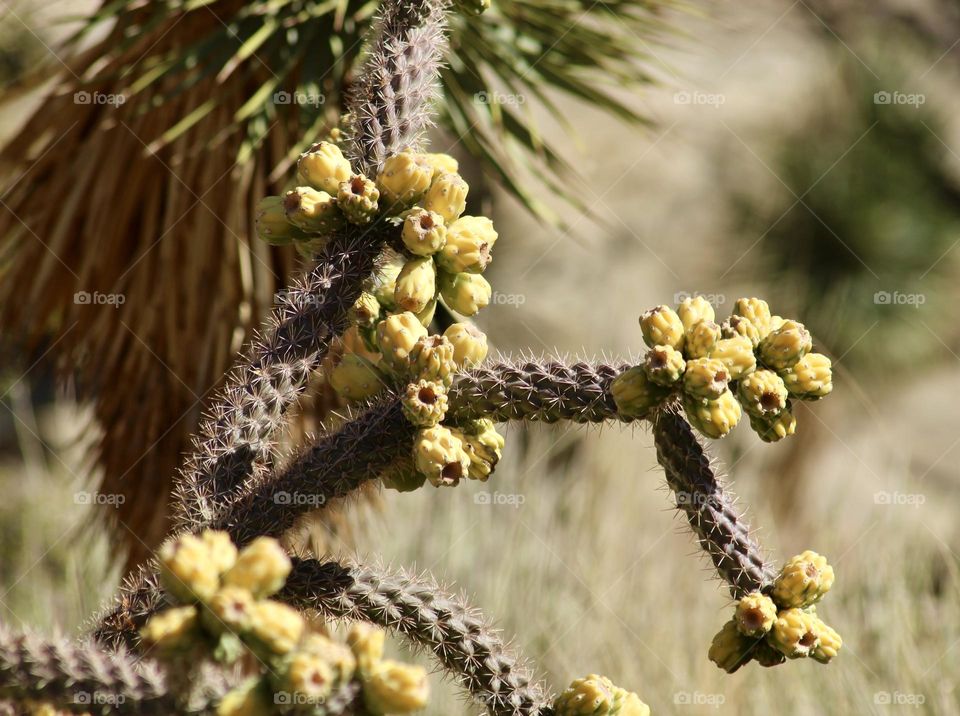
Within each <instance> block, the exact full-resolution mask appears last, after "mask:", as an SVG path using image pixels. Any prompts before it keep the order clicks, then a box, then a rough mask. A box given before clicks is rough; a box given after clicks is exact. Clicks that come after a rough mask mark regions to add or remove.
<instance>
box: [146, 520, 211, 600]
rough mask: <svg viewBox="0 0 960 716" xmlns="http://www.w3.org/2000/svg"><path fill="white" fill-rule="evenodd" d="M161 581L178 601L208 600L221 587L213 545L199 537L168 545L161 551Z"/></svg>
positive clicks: (170, 542)
mask: <svg viewBox="0 0 960 716" xmlns="http://www.w3.org/2000/svg"><path fill="white" fill-rule="evenodd" d="M158 556H159V558H160V580H161V583H162V584H163V587H164V589H166V590H167V591H168V592H170V594H172V595H173V596H174V597H175V598H176V599H177V600H178V601H181V602H186V603H189V602H194V601H198V600H200V601H205V600H207V599H209V598H210V597H212V596H213V595H214V593H215V592H216V591H217V589H218V588H219V586H220V573H219V572H218V570H217V566H216V564H215V563H214V562H213V561H212V560H211V548H210V544H208V543H206V542H205V541H204V540H203V539H202V538H201V537H197V536H196V535H183V536H182V537H179V538H177V539H174V540H170V541H168V542H166V543H165V544H164V545H163V546H162V547H161V548H160V552H159V555H158Z"/></svg>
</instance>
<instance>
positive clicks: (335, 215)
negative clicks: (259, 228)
mask: <svg viewBox="0 0 960 716" xmlns="http://www.w3.org/2000/svg"><path fill="white" fill-rule="evenodd" d="M283 210H284V212H285V213H286V215H287V219H288V220H289V221H290V223H291V224H293V225H294V226H296V227H298V228H300V229H303V230H304V231H306V232H308V233H327V232H330V231H333V230H334V229H337V228H339V227H340V226H341V225H342V224H343V215H342V214H341V213H340V209H339V208H337V200H336V199H334V198H333V197H332V196H330V195H329V194H328V193H327V192H325V191H317V190H316V189H312V188H311V187H308V186H298V187H297V188H296V189H291V190H290V191H288V192H287V193H286V194H284V195H283Z"/></svg>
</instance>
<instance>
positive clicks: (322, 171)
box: [297, 142, 353, 196]
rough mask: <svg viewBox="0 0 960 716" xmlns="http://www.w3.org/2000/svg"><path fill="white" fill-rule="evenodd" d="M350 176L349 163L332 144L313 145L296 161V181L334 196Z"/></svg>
mask: <svg viewBox="0 0 960 716" xmlns="http://www.w3.org/2000/svg"><path fill="white" fill-rule="evenodd" d="M352 174H353V171H352V170H351V169H350V162H348V161H347V160H346V158H345V157H344V156H343V152H342V151H340V147H338V146H337V145H336V144H333V143H332V142H320V143H318V144H314V145H313V146H312V147H310V149H308V150H307V151H306V152H304V153H303V154H301V155H300V159H299V161H297V181H300V182H302V183H304V184H307V185H309V186H312V187H313V188H314V189H319V190H320V191H325V192H327V193H328V194H333V195H334V196H336V194H337V191H338V190H339V188H340V184H341V183H342V182H345V181H347V180H349V179H350V176H351V175H352Z"/></svg>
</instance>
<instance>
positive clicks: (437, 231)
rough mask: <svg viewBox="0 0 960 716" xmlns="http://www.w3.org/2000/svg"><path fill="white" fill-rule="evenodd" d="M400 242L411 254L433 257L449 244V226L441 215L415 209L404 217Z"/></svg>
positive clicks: (418, 208)
mask: <svg viewBox="0 0 960 716" xmlns="http://www.w3.org/2000/svg"><path fill="white" fill-rule="evenodd" d="M400 240H401V241H403V245H404V246H405V247H406V249H407V251H409V252H410V253H411V254H414V255H415V256H432V255H433V254H435V253H437V252H438V251H439V250H440V249H442V248H443V246H444V244H446V243H447V226H446V224H445V223H444V221H443V217H442V216H441V215H440V214H438V213H436V212H433V211H427V210H426V209H421V208H420V207H415V208H413V209H411V210H410V211H408V212H407V213H406V214H405V215H404V218H403V228H402V229H401V230H400Z"/></svg>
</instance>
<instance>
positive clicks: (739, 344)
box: [710, 336, 757, 380]
mask: <svg viewBox="0 0 960 716" xmlns="http://www.w3.org/2000/svg"><path fill="white" fill-rule="evenodd" d="M710 357H711V358H716V359H717V360H718V361H721V362H722V363H723V364H724V365H725V366H727V372H729V373H730V380H740V378H742V377H743V376H745V375H747V374H749V373H752V372H753V371H754V370H756V368H757V358H756V356H754V354H753V344H752V343H751V342H750V339H749V338H745V337H744V336H736V337H734V338H721V339H720V340H719V341H717V344H716V345H715V346H714V347H713V350H711V351H710Z"/></svg>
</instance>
